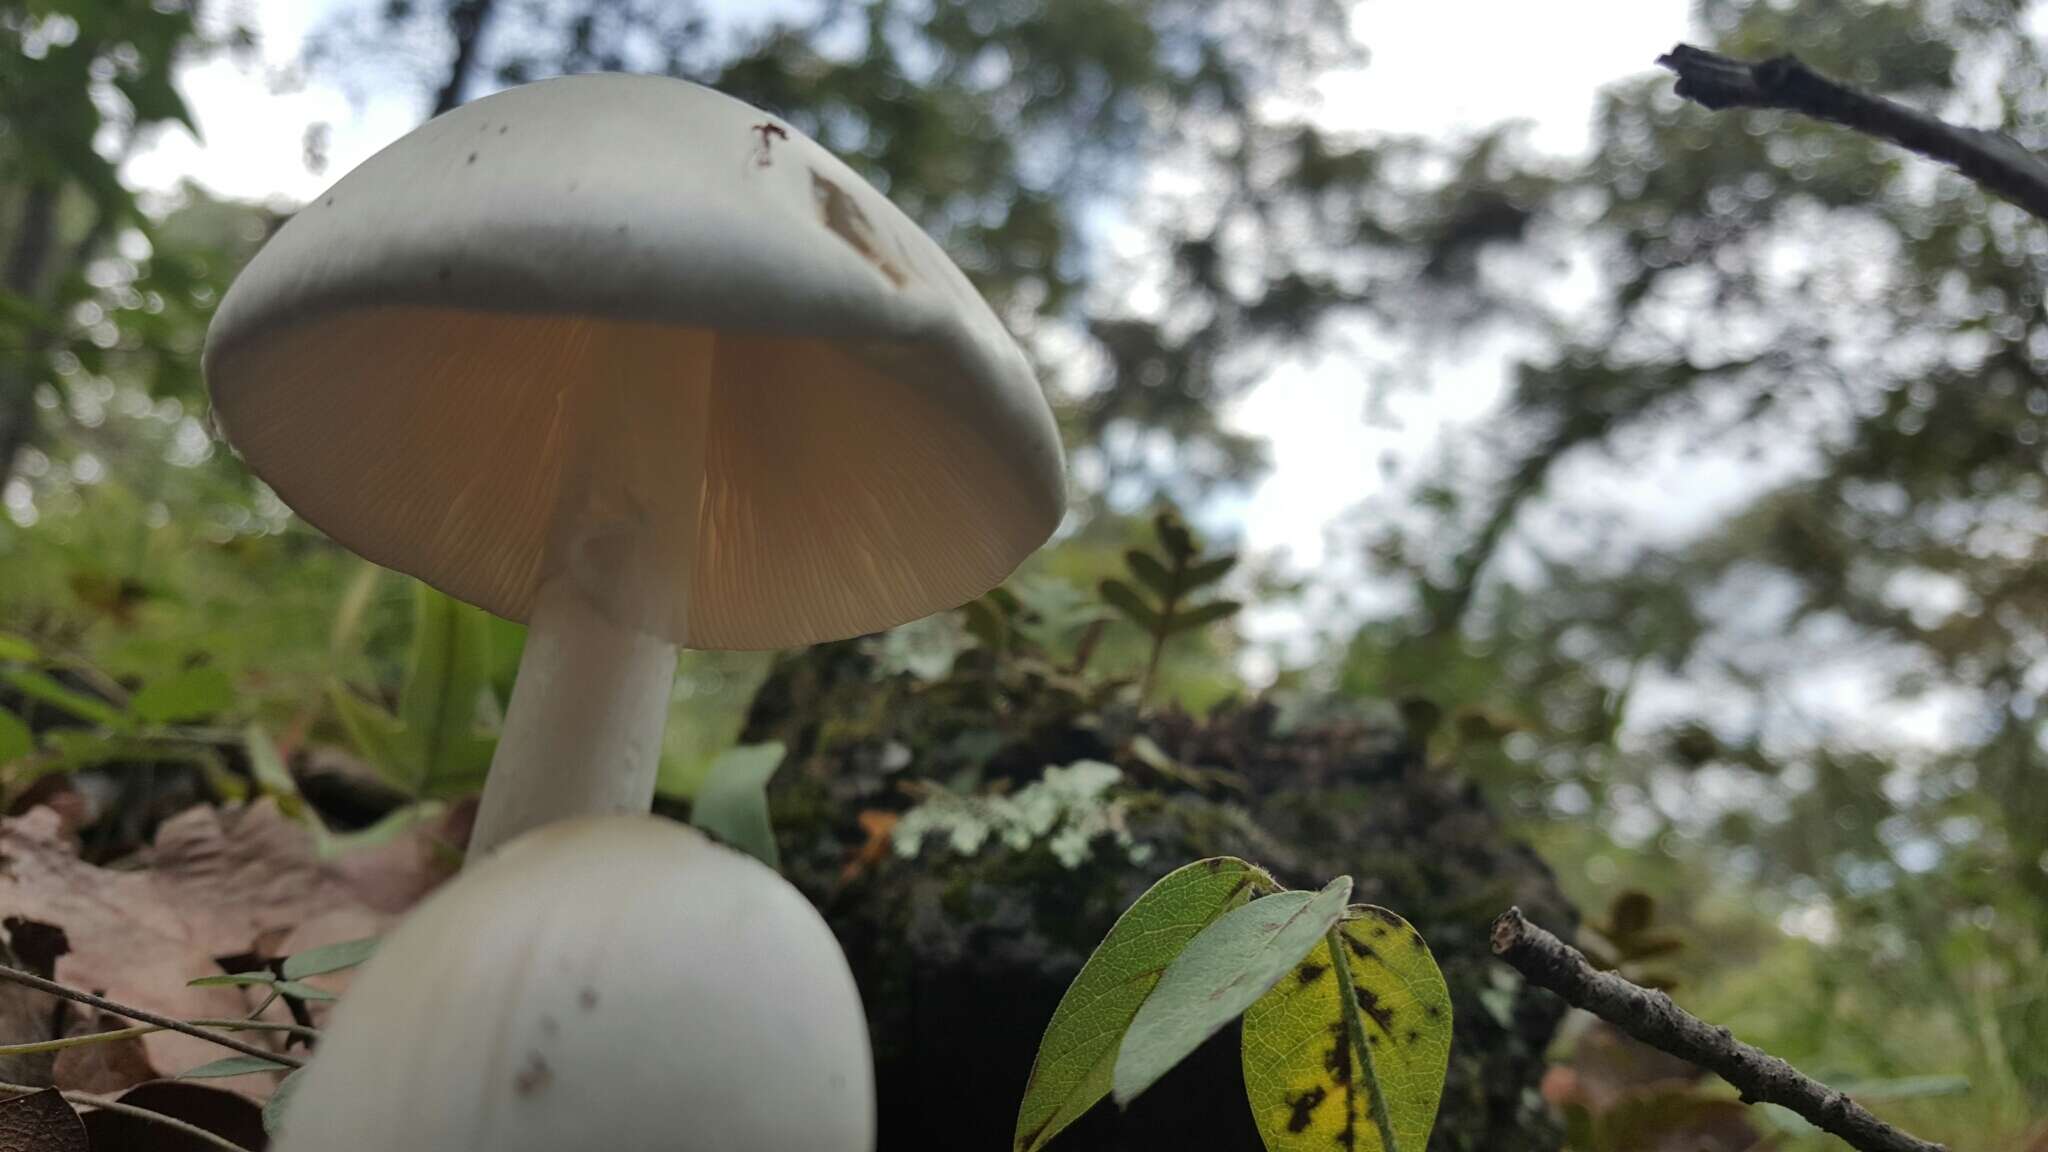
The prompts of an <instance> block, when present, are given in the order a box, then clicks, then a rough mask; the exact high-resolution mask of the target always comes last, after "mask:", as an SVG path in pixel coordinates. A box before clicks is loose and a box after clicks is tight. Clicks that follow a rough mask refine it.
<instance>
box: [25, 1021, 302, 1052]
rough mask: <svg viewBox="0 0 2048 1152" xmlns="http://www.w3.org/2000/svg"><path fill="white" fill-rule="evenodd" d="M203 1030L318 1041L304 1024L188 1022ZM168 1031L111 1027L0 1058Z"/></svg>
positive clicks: (149, 1027) (38, 1044) (30, 1045)
mask: <svg viewBox="0 0 2048 1152" xmlns="http://www.w3.org/2000/svg"><path fill="white" fill-rule="evenodd" d="M186 1023H188V1024H196V1025H199V1026H200V1027H202V1028H220V1029H224V1030H226V1031H230V1032H288V1033H291V1034H292V1035H294V1036H303V1037H305V1038H306V1039H308V1040H318V1039H319V1038H320V1030H319V1029H318V1028H308V1027H306V1026H305V1025H303V1024H274V1023H272V1022H270V1021H268V1020H188V1021H186ZM168 1031H170V1029H168V1028H164V1027H162V1026H160V1025H156V1024H137V1025H135V1026H134V1027H132V1028H112V1029H109V1030H107V1031H105V1032H87V1033H85V1034H84V1035H81V1036H61V1037H59V1038H57V1039H55V1040H37V1041H34V1042H33V1043H28V1044H0V1056H34V1055H37V1054H38V1053H42V1052H62V1051H63V1050H64V1049H66V1048H83V1047H85V1046H86V1045H88V1044H106V1043H111V1042H112V1041H115V1040H132V1039H135V1038H137V1037H141V1036H147V1035H149V1034H150V1033H152V1032H168Z"/></svg>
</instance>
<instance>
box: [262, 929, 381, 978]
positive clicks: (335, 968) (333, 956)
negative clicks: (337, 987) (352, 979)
mask: <svg viewBox="0 0 2048 1152" xmlns="http://www.w3.org/2000/svg"><path fill="white" fill-rule="evenodd" d="M378 939H379V938H378V937H376V936H365V937H363V938H362V939H361V940H344V941H342V942H341V943H339V944H329V945H326V946H325V947H321V948H312V949H308V950H307V951H304V952H301V953H299V954H298V955H296V956H287V957H285V961H284V978H285V979H287V980H304V979H305V978H306V977H308V976H324V975H326V974H327V973H329V972H339V971H341V970H342V969H344V968H353V967H355V966H356V965H358V964H361V963H362V962H363V961H365V960H368V959H369V958H370V954H371V953H373V952H375V951H376V950H377V941H378Z"/></svg>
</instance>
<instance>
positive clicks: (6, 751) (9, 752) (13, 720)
mask: <svg viewBox="0 0 2048 1152" xmlns="http://www.w3.org/2000/svg"><path fill="white" fill-rule="evenodd" d="M35 750H36V735H35V733H34V732H31V731H29V727H28V723H27V722H26V721H24V720H23V719H22V718H21V717H19V716H16V715H15V714H14V713H12V712H9V711H8V710H7V709H5V708H0V764H5V763H7V762H8V761H10V760H19V759H21V758H22V757H23V756H26V755H28V754H29V753H31V752H33V751H35Z"/></svg>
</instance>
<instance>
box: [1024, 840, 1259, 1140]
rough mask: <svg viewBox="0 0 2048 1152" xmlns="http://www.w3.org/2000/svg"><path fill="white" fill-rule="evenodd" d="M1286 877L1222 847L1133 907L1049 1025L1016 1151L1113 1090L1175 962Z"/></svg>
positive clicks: (1181, 870) (1026, 1092)
mask: <svg viewBox="0 0 2048 1152" xmlns="http://www.w3.org/2000/svg"><path fill="white" fill-rule="evenodd" d="M1278 887H1279V885H1278V884H1276V883H1275V882H1274V881H1273V878H1272V877H1271V876H1268V875H1266V874H1265V873H1264V872H1263V871H1261V870H1260V869H1258V868H1256V867H1254V866H1252V865H1250V864H1247V863H1245V862H1244V861H1242V860H1238V859H1235V858H1232V857H1226V856H1218V857H1213V858H1211V859H1208V860H1198V861H1196V862H1195V863H1193V864H1188V865H1185V866H1183V867H1181V868H1177V869H1175V870H1174V871H1172V872H1169V873H1167V874H1166V875H1165V876H1164V877H1162V878H1160V880H1159V881H1158V883H1156V884H1154V885H1152V887H1151V888H1149V889H1147V890H1146V891H1145V894H1144V895H1142V896H1140V897H1138V899H1137V900H1136V901H1135V902H1133V903H1132V904H1131V906H1130V907H1129V908H1127V909H1125V910H1124V913H1123V915H1122V916H1119V917H1118V918H1117V922H1116V924H1115V925H1114V926H1113V927H1112V928H1110V930H1109V935H1107V936H1105V937H1103V939H1102V943H1101V944H1100V945H1098V946H1097V947H1096V949H1095V951H1094V953H1093V954H1092V955H1090V956H1089V957H1088V962H1087V963H1086V964H1085V965H1083V966H1082V968H1081V971H1080V973H1079V974H1078V975H1076V976H1075V977H1074V982H1073V984H1072V985H1070V986H1069V987H1068V988H1067V992H1066V995H1064V996H1062V997H1061V998H1060V1004H1059V1007H1058V1008H1057V1009H1055V1010H1054V1012H1053V1016H1052V1022H1051V1023H1049V1024H1047V1025H1046V1028H1045V1036H1044V1038H1043V1039H1041V1040H1040V1041H1039V1044H1038V1056H1037V1058H1036V1059H1035V1060H1034V1061H1033V1062H1032V1065H1031V1078H1030V1079H1029V1080H1028V1081H1026V1082H1025V1085H1024V1101H1023V1103H1022V1105H1020V1106H1019V1107H1018V1109H1017V1135H1016V1139H1015V1140H1014V1142H1013V1148H1014V1150H1015V1152H1037V1149H1039V1148H1042V1147H1044V1146H1045V1143H1046V1141H1048V1140H1051V1139H1052V1138H1053V1137H1054V1136H1056V1135H1058V1134H1059V1132H1060V1130H1061V1129H1063V1128H1065V1127H1066V1126H1067V1125H1069V1124H1071V1123H1073V1122H1074V1121H1076V1120H1078V1119H1080V1118H1081V1115H1082V1113H1084V1112H1086V1111H1088V1109H1089V1108H1091V1107H1093V1106H1094V1105H1095V1104H1096V1103H1097V1102H1098V1101H1100V1100H1101V1099H1102V1098H1103V1097H1104V1096H1107V1095H1109V1092H1110V1088H1111V1085H1112V1074H1113V1072H1114V1071H1115V1068H1116V1062H1117V1053H1118V1051H1119V1046H1120V1044H1121V1042H1122V1038H1123V1036H1124V1034H1125V1033H1126V1032H1127V1031H1128V1030H1129V1028H1130V1026H1131V1021H1132V1020H1133V1019H1134V1018H1135V1017H1136V1016H1137V1014H1138V1010H1139V1009H1140V1008H1141V1007H1142V1006H1143V1005H1144V1003H1145V1000H1146V998H1147V997H1148V996H1150V995H1151V994H1152V990H1153V988H1154V987H1156V986H1157V985H1158V983H1159V979H1160V976H1161V974H1162V973H1163V972H1165V970H1166V967H1167V965H1169V964H1171V963H1172V962H1173V958H1174V957H1176V956H1178V955H1180V953H1181V951H1182V950H1183V949H1185V948H1186V947H1187V945H1188V942H1189V941H1191V940H1193V939H1194V938H1195V936H1196V935H1197V934H1198V933H1200V932H1201V931H1202V930H1203V929H1205V928H1207V927H1208V926H1209V925H1210V924H1212V923H1214V922H1215V920H1216V918H1217V917H1218V916H1221V915H1223V914H1224V913H1226V912H1229V911H1231V910H1232V909H1235V908H1239V907H1242V906H1243V905H1244V903H1245V902H1246V901H1248V900H1251V899H1254V898H1256V897H1258V896H1260V895H1262V894H1263V893H1265V892H1269V891H1273V890H1276V889H1277V888H1278Z"/></svg>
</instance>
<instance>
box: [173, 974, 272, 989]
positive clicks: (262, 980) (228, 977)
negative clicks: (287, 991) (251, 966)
mask: <svg viewBox="0 0 2048 1152" xmlns="http://www.w3.org/2000/svg"><path fill="white" fill-rule="evenodd" d="M276 983H277V977H275V976H272V975H271V974H270V973H268V972H227V973H223V974H222V975H219V976H201V977H199V978H198V979H196V980H187V981H185V987H187V988H224V987H236V986H242V987H247V986H253V985H258V984H260V985H262V986H264V987H266V988H268V987H270V986H271V985H273V984H276Z"/></svg>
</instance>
